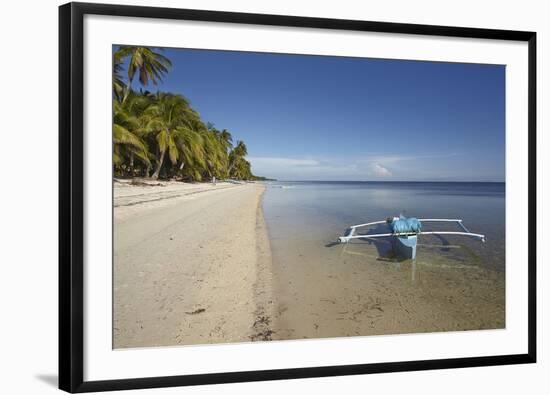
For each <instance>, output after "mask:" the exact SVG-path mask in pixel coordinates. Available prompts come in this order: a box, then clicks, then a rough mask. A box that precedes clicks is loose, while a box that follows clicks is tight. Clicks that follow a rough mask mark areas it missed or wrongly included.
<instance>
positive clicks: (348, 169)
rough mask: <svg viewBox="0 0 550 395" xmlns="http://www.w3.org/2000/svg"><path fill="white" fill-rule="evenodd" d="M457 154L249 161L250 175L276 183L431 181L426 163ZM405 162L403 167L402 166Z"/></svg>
mask: <svg viewBox="0 0 550 395" xmlns="http://www.w3.org/2000/svg"><path fill="white" fill-rule="evenodd" d="M457 155H459V154H456V153H447V154H420V155H417V156H410V155H381V154H374V153H373V154H369V155H366V156H363V157H316V158H315V157H305V158H304V157H302V158H300V157H298V158H291V157H277V156H263V157H258V156H256V157H254V156H253V157H249V158H248V159H249V160H250V162H251V164H252V171H253V172H254V173H255V174H257V175H261V176H265V177H269V178H276V179H279V180H327V181H329V180H340V181H343V180H373V181H375V180H384V179H388V178H392V179H399V180H401V179H417V178H426V177H428V178H433V177H434V175H433V174H432V173H433V172H432V173H430V169H427V168H426V164H427V163H430V161H428V159H432V158H433V159H435V158H444V157H452V156H457ZM403 162H406V165H405V163H403Z"/></svg>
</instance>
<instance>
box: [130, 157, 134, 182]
mask: <svg viewBox="0 0 550 395" xmlns="http://www.w3.org/2000/svg"><path fill="white" fill-rule="evenodd" d="M130 175H131V176H132V177H133V176H134V153H133V152H130Z"/></svg>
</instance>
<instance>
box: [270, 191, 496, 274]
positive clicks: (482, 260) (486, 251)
mask: <svg viewBox="0 0 550 395" xmlns="http://www.w3.org/2000/svg"><path fill="white" fill-rule="evenodd" d="M263 205H264V214H265V218H266V222H267V225H268V229H269V233H270V239H271V245H272V249H273V251H274V254H273V255H274V261H275V263H276V262H277V260H286V261H289V260H292V261H296V263H297V264H299V261H300V259H302V258H305V259H307V258H308V256H309V257H315V259H318V260H320V261H322V260H323V251H328V250H330V249H332V248H337V247H336V246H334V243H333V242H334V241H336V239H337V237H338V236H340V235H342V234H343V232H344V230H345V229H346V228H347V227H348V226H350V225H354V224H359V223H365V222H371V221H377V220H383V219H385V218H386V217H389V216H397V215H399V214H400V213H402V214H404V215H405V216H412V217H418V218H461V219H463V221H464V222H463V223H464V225H466V227H468V228H469V229H470V231H471V232H474V233H481V234H485V235H486V237H487V242H486V243H481V242H479V241H477V240H476V239H473V238H467V237H461V236H437V237H436V236H421V237H419V247H418V259H420V260H422V259H424V260H434V259H440V258H441V257H444V259H445V260H447V261H448V262H451V263H456V262H458V263H462V264H468V265H480V266H484V267H487V268H491V269H496V270H498V271H503V270H504V263H505V184H504V183H477V182H476V183H467V182H305V181H304V182H271V183H267V189H266V193H265V196H264V203H263ZM384 229H385V226H383V227H381V228H379V229H375V230H376V231H379V230H380V231H383V230H384ZM443 229H445V230H456V231H460V230H461V229H460V228H458V226H457V225H454V224H446V225H443V227H441V225H433V226H432V227H430V228H429V229H428V228H427V227H425V228H424V230H443ZM359 242H361V241H359ZM363 243H364V244H365V247H364V249H363V250H364V251H365V252H366V253H368V254H367V255H366V256H370V257H372V258H376V257H377V256H378V257H384V256H386V257H390V258H391V253H390V252H389V249H390V248H389V246H390V245H389V243H387V242H383V241H381V242H376V243H374V242H363ZM363 250H361V251H363ZM369 254H370V255H369ZM365 259H368V258H365Z"/></svg>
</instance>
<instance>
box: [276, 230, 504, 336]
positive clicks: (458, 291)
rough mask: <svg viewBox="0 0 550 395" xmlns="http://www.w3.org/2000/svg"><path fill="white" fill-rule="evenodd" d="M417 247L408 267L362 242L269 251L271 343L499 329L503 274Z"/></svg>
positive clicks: (292, 247) (502, 311)
mask: <svg viewBox="0 0 550 395" xmlns="http://www.w3.org/2000/svg"><path fill="white" fill-rule="evenodd" d="M421 248H423V247H422V246H419V249H421ZM423 250H424V251H422V252H419V254H418V258H417V260H416V262H413V261H410V260H409V261H403V262H398V261H395V260H394V259H385V258H383V257H380V256H379V255H378V252H379V251H378V249H377V248H375V247H374V246H373V245H369V243H362V242H357V243H354V244H348V245H334V244H331V243H330V241H328V240H327V244H326V245H325V246H324V247H323V246H321V247H320V248H318V249H317V251H315V250H312V249H311V248H310V246H308V242H307V241H305V242H301V243H299V244H296V245H288V246H287V249H286V250H285V251H277V252H274V257H275V258H274V260H275V262H274V268H275V274H274V279H275V281H274V292H275V295H277V301H278V303H277V314H276V317H275V322H276V327H275V328H274V330H275V332H276V334H275V335H274V336H273V339H301V338H330V337H341V336H369V335H388V334H402V333H422V332H439V331H461V330H477V329H499V328H504V325H505V288H504V285H505V284H504V275H503V273H499V272H496V271H493V270H490V269H485V268H483V267H481V266H479V265H476V264H471V262H467V263H464V262H460V261H457V260H455V259H452V258H450V257H448V256H446V255H445V254H443V256H442V255H441V254H440V253H439V252H438V251H431V250H430V248H429V247H424V248H423ZM296 254H297V255H298V257H300V259H301V261H300V264H299V265H297V264H295V263H294V262H293V260H295V259H294V257H295V256H296Z"/></svg>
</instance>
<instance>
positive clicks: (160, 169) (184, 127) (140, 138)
mask: <svg viewBox="0 0 550 395" xmlns="http://www.w3.org/2000/svg"><path fill="white" fill-rule="evenodd" d="M161 52H162V49H160V48H150V47H136V46H118V47H116V48H115V49H114V51H113V103H114V104H113V171H114V176H115V177H146V178H152V179H159V178H160V179H177V180H182V181H190V182H192V181H209V180H211V179H213V178H216V179H218V180H223V179H228V178H231V179H236V180H247V181H248V180H267V179H266V178H265V177H258V176H255V175H254V174H253V173H252V168H251V164H250V162H249V161H248V160H246V156H247V154H248V151H247V147H246V144H245V142H244V141H240V140H237V141H235V142H234V141H233V137H232V135H231V133H230V132H229V131H228V130H226V129H222V130H219V129H217V128H216V127H215V126H214V125H213V124H212V123H209V122H205V121H204V120H203V119H202V118H201V116H200V114H199V113H198V112H197V111H196V110H195V109H193V108H192V107H191V104H190V102H189V100H188V99H187V98H186V97H184V96H183V95H181V94H177V93H171V92H161V91H158V92H156V93H152V92H150V91H148V90H146V89H144V88H146V87H147V86H148V85H149V84H150V83H152V84H153V85H157V84H158V83H159V82H161V81H162V78H163V77H164V76H165V75H166V74H167V73H168V72H169V71H170V70H171V68H172V62H171V61H170V59H168V58H167V57H166V56H164V55H163V54H162V53H161ZM136 77H137V79H138V81H139V84H140V85H141V87H140V89H139V91H136V90H134V89H133V88H132V82H133V81H134V79H135V78H136Z"/></svg>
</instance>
